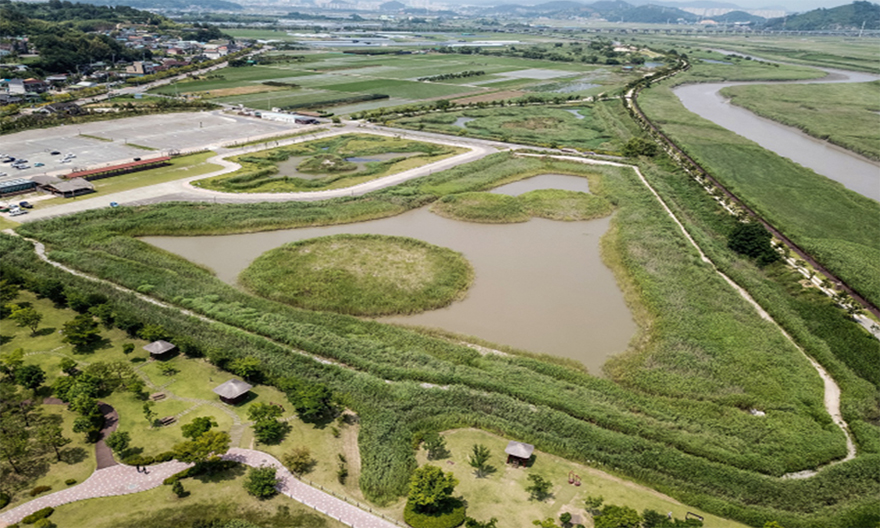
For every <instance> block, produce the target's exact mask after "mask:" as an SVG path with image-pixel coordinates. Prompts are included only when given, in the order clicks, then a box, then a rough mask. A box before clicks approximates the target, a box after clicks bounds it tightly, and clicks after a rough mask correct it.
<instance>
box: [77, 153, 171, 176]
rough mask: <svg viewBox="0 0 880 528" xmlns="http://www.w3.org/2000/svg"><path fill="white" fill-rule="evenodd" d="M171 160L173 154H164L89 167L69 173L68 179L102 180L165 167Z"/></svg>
mask: <svg viewBox="0 0 880 528" xmlns="http://www.w3.org/2000/svg"><path fill="white" fill-rule="evenodd" d="M170 161H171V156H162V157H161V158H150V159H146V160H137V161H132V162H130V163H123V164H121V165H111V166H109V167H101V168H99V169H89V170H84V171H76V172H71V173H70V174H68V175H67V178H68V179H73V178H84V179H86V180H90V181H91V180H100V179H101V178H109V177H111V176H118V175H120V174H127V173H129V172H137V171H142V170H148V169H155V168H157V167H164V166H165V165H168V164H169V162H170Z"/></svg>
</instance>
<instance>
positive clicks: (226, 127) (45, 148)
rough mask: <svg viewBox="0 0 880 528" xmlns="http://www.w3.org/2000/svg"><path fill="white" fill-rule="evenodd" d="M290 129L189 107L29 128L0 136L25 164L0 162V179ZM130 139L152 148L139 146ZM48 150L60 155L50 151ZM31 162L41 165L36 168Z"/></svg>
mask: <svg viewBox="0 0 880 528" xmlns="http://www.w3.org/2000/svg"><path fill="white" fill-rule="evenodd" d="M295 128H298V127H295V126H293V125H289V124H285V123H280V122H274V121H260V120H258V119H253V118H244V117H239V116H230V115H221V114H220V113H219V112H210V113H208V112H198V113H195V112H188V113H177V114H159V115H149V116H141V117H131V118H126V119H117V120H110V121H99V122H95V123H87V124H83V125H64V126H60V127H55V128H48V129H38V130H28V131H25V132H19V133H17V134H10V135H7V136H3V138H2V140H0V154H5V155H8V156H13V157H15V158H24V159H26V160H28V163H27V165H29V166H30V168H28V169H24V170H18V169H14V168H12V167H11V163H3V164H0V173H3V172H5V173H6V176H3V177H0V180H11V179H15V178H27V177H29V176H35V175H38V174H58V173H62V174H66V173H68V172H71V171H73V170H83V169H86V168H90V167H100V166H101V165H110V164H116V163H124V162H126V161H131V159H132V158H136V157H143V158H149V157H155V156H159V155H162V154H163V153H165V152H167V151H168V150H170V149H178V150H183V149H190V148H195V147H209V148H210V147H214V146H216V145H218V144H220V143H224V142H227V141H231V140H235V139H242V140H247V138H248V137H250V136H259V135H261V134H268V133H272V132H279V131H284V130H290V129H295ZM89 136H94V137H89ZM96 138H103V140H102V139H96ZM110 140H112V141H110ZM131 144H134V145H139V146H141V147H149V148H153V149H156V150H155V151H150V150H144V149H142V148H137V147H133V146H131ZM52 151H58V152H60V153H61V154H59V155H54V156H53V155H51V154H50V153H51V152H52ZM66 154H75V155H76V157H75V158H73V159H72V160H71V162H70V163H60V160H61V159H62V158H63V157H64V155H66ZM36 163H42V164H44V165H43V166H42V167H35V166H34V165H35V164H36Z"/></svg>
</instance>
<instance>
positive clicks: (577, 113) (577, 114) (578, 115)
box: [566, 110, 584, 119]
mask: <svg viewBox="0 0 880 528" xmlns="http://www.w3.org/2000/svg"><path fill="white" fill-rule="evenodd" d="M566 112H568V113H569V114H571V115H573V116H574V117H575V118H577V119H583V118H584V114H582V113H581V112H580V110H566Z"/></svg>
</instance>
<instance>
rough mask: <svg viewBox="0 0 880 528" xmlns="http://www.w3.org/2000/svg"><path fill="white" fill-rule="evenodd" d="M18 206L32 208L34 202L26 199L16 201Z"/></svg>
mask: <svg viewBox="0 0 880 528" xmlns="http://www.w3.org/2000/svg"><path fill="white" fill-rule="evenodd" d="M18 206H19V207H24V208H25V209H33V208H34V204H32V203H30V202H26V201H25V202H18Z"/></svg>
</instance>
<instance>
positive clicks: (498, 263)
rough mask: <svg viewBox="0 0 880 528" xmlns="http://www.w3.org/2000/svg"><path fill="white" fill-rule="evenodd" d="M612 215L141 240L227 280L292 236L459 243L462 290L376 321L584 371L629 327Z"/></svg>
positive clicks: (428, 216) (408, 222)
mask: <svg viewBox="0 0 880 528" xmlns="http://www.w3.org/2000/svg"><path fill="white" fill-rule="evenodd" d="M548 188H564V189H569V190H575V191H585V192H586V191H588V190H589V188H588V186H587V180H586V179H584V178H578V177H575V176H564V175H558V174H548V175H542V176H536V177H533V178H530V179H528V180H523V181H520V182H515V183H512V184H509V185H505V186H502V187H499V188H497V189H495V191H494V192H499V193H505V194H521V193H523V192H528V191H531V190H537V189H548ZM610 221H611V218H610V217H609V218H602V219H598V220H592V221H589V222H556V221H552V220H545V219H541V218H533V219H531V220H530V221H528V222H523V223H518V224H475V223H468V222H460V221H456V220H450V219H447V218H443V217H440V216H437V215H435V214H433V213H431V212H430V211H429V210H428V209H427V208H422V209H417V210H414V211H410V212H407V213H404V214H402V215H399V216H395V217H391V218H384V219H380V220H373V221H369V222H361V223H357V224H346V225H338V226H327V227H312V228H303V229H287V230H280V231H270V232H261V233H247V234H240V235H226V236H197V237H146V238H144V241H146V242H148V243H150V244H153V245H155V246H157V247H160V248H162V249H165V250H167V251H171V252H173V253H176V254H178V255H181V256H183V257H184V258H187V259H189V260H191V261H193V262H196V263H198V264H202V265H205V266H208V267H210V268H212V269H213V270H214V271H215V272H216V273H217V276H218V277H219V278H220V279H221V280H223V281H225V282H227V283H229V284H236V280H237V277H238V274H239V273H241V271H242V270H244V269H245V268H246V267H247V266H248V265H250V263H251V262H252V261H253V260H254V259H255V258H256V257H257V256H259V255H261V254H262V253H264V252H266V251H268V250H270V249H273V248H276V247H278V246H280V245H282V244H286V243H288V242H293V241H297V240H305V239H309V238H314V237H319V236H328V235H333V234H338V233H353V234H365V233H375V234H383V235H394V236H406V237H412V238H417V239H420V240H424V241H426V242H428V243H430V244H435V245H439V246H444V247H448V248H451V249H453V250H455V251H459V252H461V253H462V254H464V256H465V257H466V258H467V259H468V260H469V261H470V263H471V264H472V265H473V267H474V270H475V272H476V278H475V280H474V284H473V286H472V287H471V288H470V290H469V291H468V294H467V297H466V298H465V299H464V300H462V301H459V302H456V303H453V304H452V305H450V306H448V307H446V308H442V309H440V310H433V311H430V312H425V313H421V314H417V315H412V316H393V317H383V318H380V319H379V320H380V321H385V322H394V323H402V324H408V325H421V326H428V327H437V328H442V329H445V330H448V331H452V332H457V333H460V334H466V335H473V336H477V337H480V338H483V339H486V340H489V341H493V342H496V343H501V344H505V345H510V346H513V347H517V348H522V349H526V350H530V351H533V352H543V353H547V354H552V355H556V356H562V357H567V358H573V359H576V360H578V361H580V362H582V363H584V364H585V365H586V366H587V368H588V369H589V370H590V372H591V373H593V374H600V373H601V370H600V369H601V365H602V364H603V363H604V362H605V360H606V359H607V358H608V357H609V356H612V355H614V354H617V353H619V352H622V351H624V350H625V349H626V346H627V343H628V342H629V340H630V338H631V337H632V335H633V334H634V332H635V330H636V326H635V323H634V322H633V320H632V316H631V314H630V312H629V310H628V308H627V307H626V305H625V304H624V302H623V294H622V293H621V291H620V289H619V288H618V287H617V283H616V282H615V279H614V276H613V274H612V273H611V271H610V270H609V269H608V268H607V267H606V266H605V264H604V263H603V262H602V260H601V258H600V256H599V239H600V237H601V236H602V235H603V234H604V233H605V232H606V231H607V230H608V226H609V223H610Z"/></svg>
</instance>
